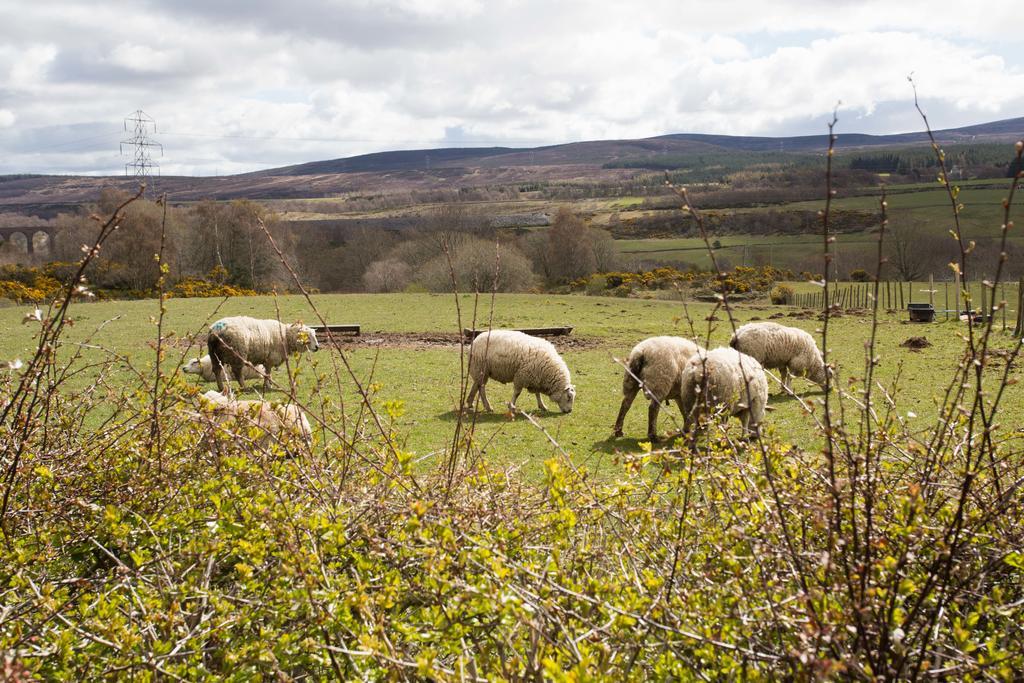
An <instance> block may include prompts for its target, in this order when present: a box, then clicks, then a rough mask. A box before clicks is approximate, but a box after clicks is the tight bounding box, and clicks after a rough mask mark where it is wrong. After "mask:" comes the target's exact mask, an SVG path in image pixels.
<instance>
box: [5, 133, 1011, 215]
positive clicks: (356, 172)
mask: <svg viewBox="0 0 1024 683" xmlns="http://www.w3.org/2000/svg"><path fill="white" fill-rule="evenodd" d="M935 135H936V138H937V139H938V140H939V141H940V142H941V143H942V144H946V145H948V144H951V143H970V142H975V143H991V142H1000V143H1002V142H1013V141H1015V140H1018V139H1021V138H1024V117H1020V118H1015V119H1007V120H1004V121H995V122H992V123H984V124H979V125H975V126H966V127H963V128H953V129H948V130H940V131H937V132H936V133H935ZM926 142H927V136H926V135H925V134H924V133H903V134H898V135H865V134H859V133H841V134H840V135H839V139H838V141H837V145H838V148H839V150H840V151H843V152H847V151H850V150H857V149H865V150H872V151H877V150H880V149H885V148H892V149H900V148H903V149H905V148H907V147H912V146H915V145H923V144H925V143H926ZM826 145H827V140H826V136H825V135H824V134H822V135H803V136H793V137H777V138H772V137H752V136H732V135H706V134H699V133H673V134H669V135H662V136H658V137H653V138H645V139H641V140H595V141H586V142H572V143H567V144H562V145H548V146H544V147H535V148H509V147H479V148H467V147H449V148H442V149H421V150H400V151H391V152H378V153H375V154H364V155H360V156H355V157H348V158H345V159H330V160H324V161H313V162H309V163H304V164H298V165H294V166H286V167H282V168H274V169H268V170H264V171H257V172H253V173H244V174H238V175H232V176H222V177H213V178H211V177H163V178H158V179H157V180H156V190H157V192H166V193H167V194H168V196H169V198H170V199H171V200H172V201H177V202H186V201H196V200H201V199H220V200H223V199H238V198H246V199H263V200H266V199H292V198H294V199H300V198H312V197H336V196H340V195H347V194H360V193H371V194H387V193H391V192H409V191H419V190H422V191H435V190H444V191H451V190H459V189H462V188H467V189H470V188H486V187H515V186H523V185H525V186H530V187H539V186H542V185H544V184H547V183H578V182H580V181H586V182H592V183H621V182H624V181H629V180H630V179H632V178H638V177H642V175H643V174H644V173H647V174H649V173H650V172H651V170H656V169H660V168H680V167H683V166H687V167H691V168H694V169H706V170H707V172H709V173H711V172H715V173H719V174H721V173H722V172H723V171H724V170H726V169H733V168H736V169H738V168H742V167H744V165H749V164H750V163H752V162H755V161H756V162H761V163H763V162H765V161H772V162H774V161H781V162H785V161H801V162H802V163H814V160H813V159H808V155H814V154H820V153H821V152H823V151H824V150H825V148H826ZM751 155H757V156H758V157H759V158H758V159H753V158H751ZM669 162H671V163H669ZM1007 162H1009V151H1008V154H1007ZM714 169H718V170H717V171H716V170H714ZM694 180H695V181H697V182H699V181H700V179H699V178H695V179H694ZM110 186H113V187H119V188H122V189H125V190H129V191H133V190H134V189H137V187H138V184H137V181H136V180H134V179H132V178H125V177H123V176H116V177H95V176H35V175H9V176H0V212H19V213H22V214H25V215H38V216H47V217H49V216H53V215H55V214H56V213H58V212H60V211H67V210H71V209H73V208H74V207H75V206H76V205H78V204H81V203H85V202H92V201H95V200H96V198H97V197H98V196H99V192H100V189H101V188H103V187H110Z"/></svg>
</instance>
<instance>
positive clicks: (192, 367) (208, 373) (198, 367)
mask: <svg viewBox="0 0 1024 683" xmlns="http://www.w3.org/2000/svg"><path fill="white" fill-rule="evenodd" d="M181 371H182V372H184V373H185V374H188V375H199V376H200V377H202V378H203V380H204V381H206V382H213V381H215V380H216V379H217V375H216V374H214V372H213V362H212V361H211V360H210V354H206V355H205V356H203V357H202V358H193V359H192V360H190V361H189V362H188V363H185V364H184V365H182V366H181ZM242 377H244V378H245V379H261V378H262V377H263V366H262V365H256V366H252V367H250V366H248V365H246V366H244V367H243V368H242ZM235 379H236V380H237V379H238V378H237V377H235Z"/></svg>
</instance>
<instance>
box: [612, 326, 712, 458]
mask: <svg viewBox="0 0 1024 683" xmlns="http://www.w3.org/2000/svg"><path fill="white" fill-rule="evenodd" d="M698 350H700V347H699V346H697V345H696V344H694V343H693V342H692V341H690V340H689V339H683V338H682V337H650V338H648V339H644V340H643V341H642V342H640V343H639V344H637V345H636V346H634V347H633V350H632V351H630V352H629V359H628V360H627V361H626V367H627V369H626V371H625V372H624V373H623V375H622V405H621V406H619V415H618V417H617V418H615V431H614V435H615V436H622V423H623V421H624V420H625V419H626V413H627V412H629V409H630V407H631V406H632V405H633V400H634V399H635V398H636V394H637V392H638V391H639V390H640V386H641V383H643V390H644V396H645V397H647V398H648V399H649V400H650V402H651V404H650V406H649V407H648V408H647V438H648V439H650V440H651V441H654V440H656V439H657V435H658V429H657V427H658V411H659V410H660V409H661V404H662V403H664V402H665V401H668V400H670V399H671V400H674V401H675V402H676V405H678V406H679V409H680V410H682V407H683V405H682V403H681V402H680V396H679V381H680V379H681V377H682V374H683V368H684V367H685V366H686V362H687V361H688V360H689V359H690V357H691V356H693V354H695V353H697V351H698Z"/></svg>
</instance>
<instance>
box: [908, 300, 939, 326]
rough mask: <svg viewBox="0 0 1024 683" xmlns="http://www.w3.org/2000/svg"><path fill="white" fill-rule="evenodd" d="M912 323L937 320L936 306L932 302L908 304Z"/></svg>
mask: <svg viewBox="0 0 1024 683" xmlns="http://www.w3.org/2000/svg"><path fill="white" fill-rule="evenodd" d="M907 312H908V313H910V322H912V323H930V322H934V320H935V307H934V306H932V305H931V304H907Z"/></svg>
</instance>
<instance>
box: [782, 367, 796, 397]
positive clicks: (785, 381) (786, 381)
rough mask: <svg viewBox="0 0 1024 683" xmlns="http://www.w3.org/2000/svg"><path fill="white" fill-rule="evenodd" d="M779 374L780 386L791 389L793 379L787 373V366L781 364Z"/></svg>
mask: <svg viewBox="0 0 1024 683" xmlns="http://www.w3.org/2000/svg"><path fill="white" fill-rule="evenodd" d="M779 375H780V376H781V377H782V386H783V387H785V388H786V389H789V390H790V391H792V385H793V379H792V377H791V376H790V374H789V366H788V365H783V366H782V368H780V369H779Z"/></svg>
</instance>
